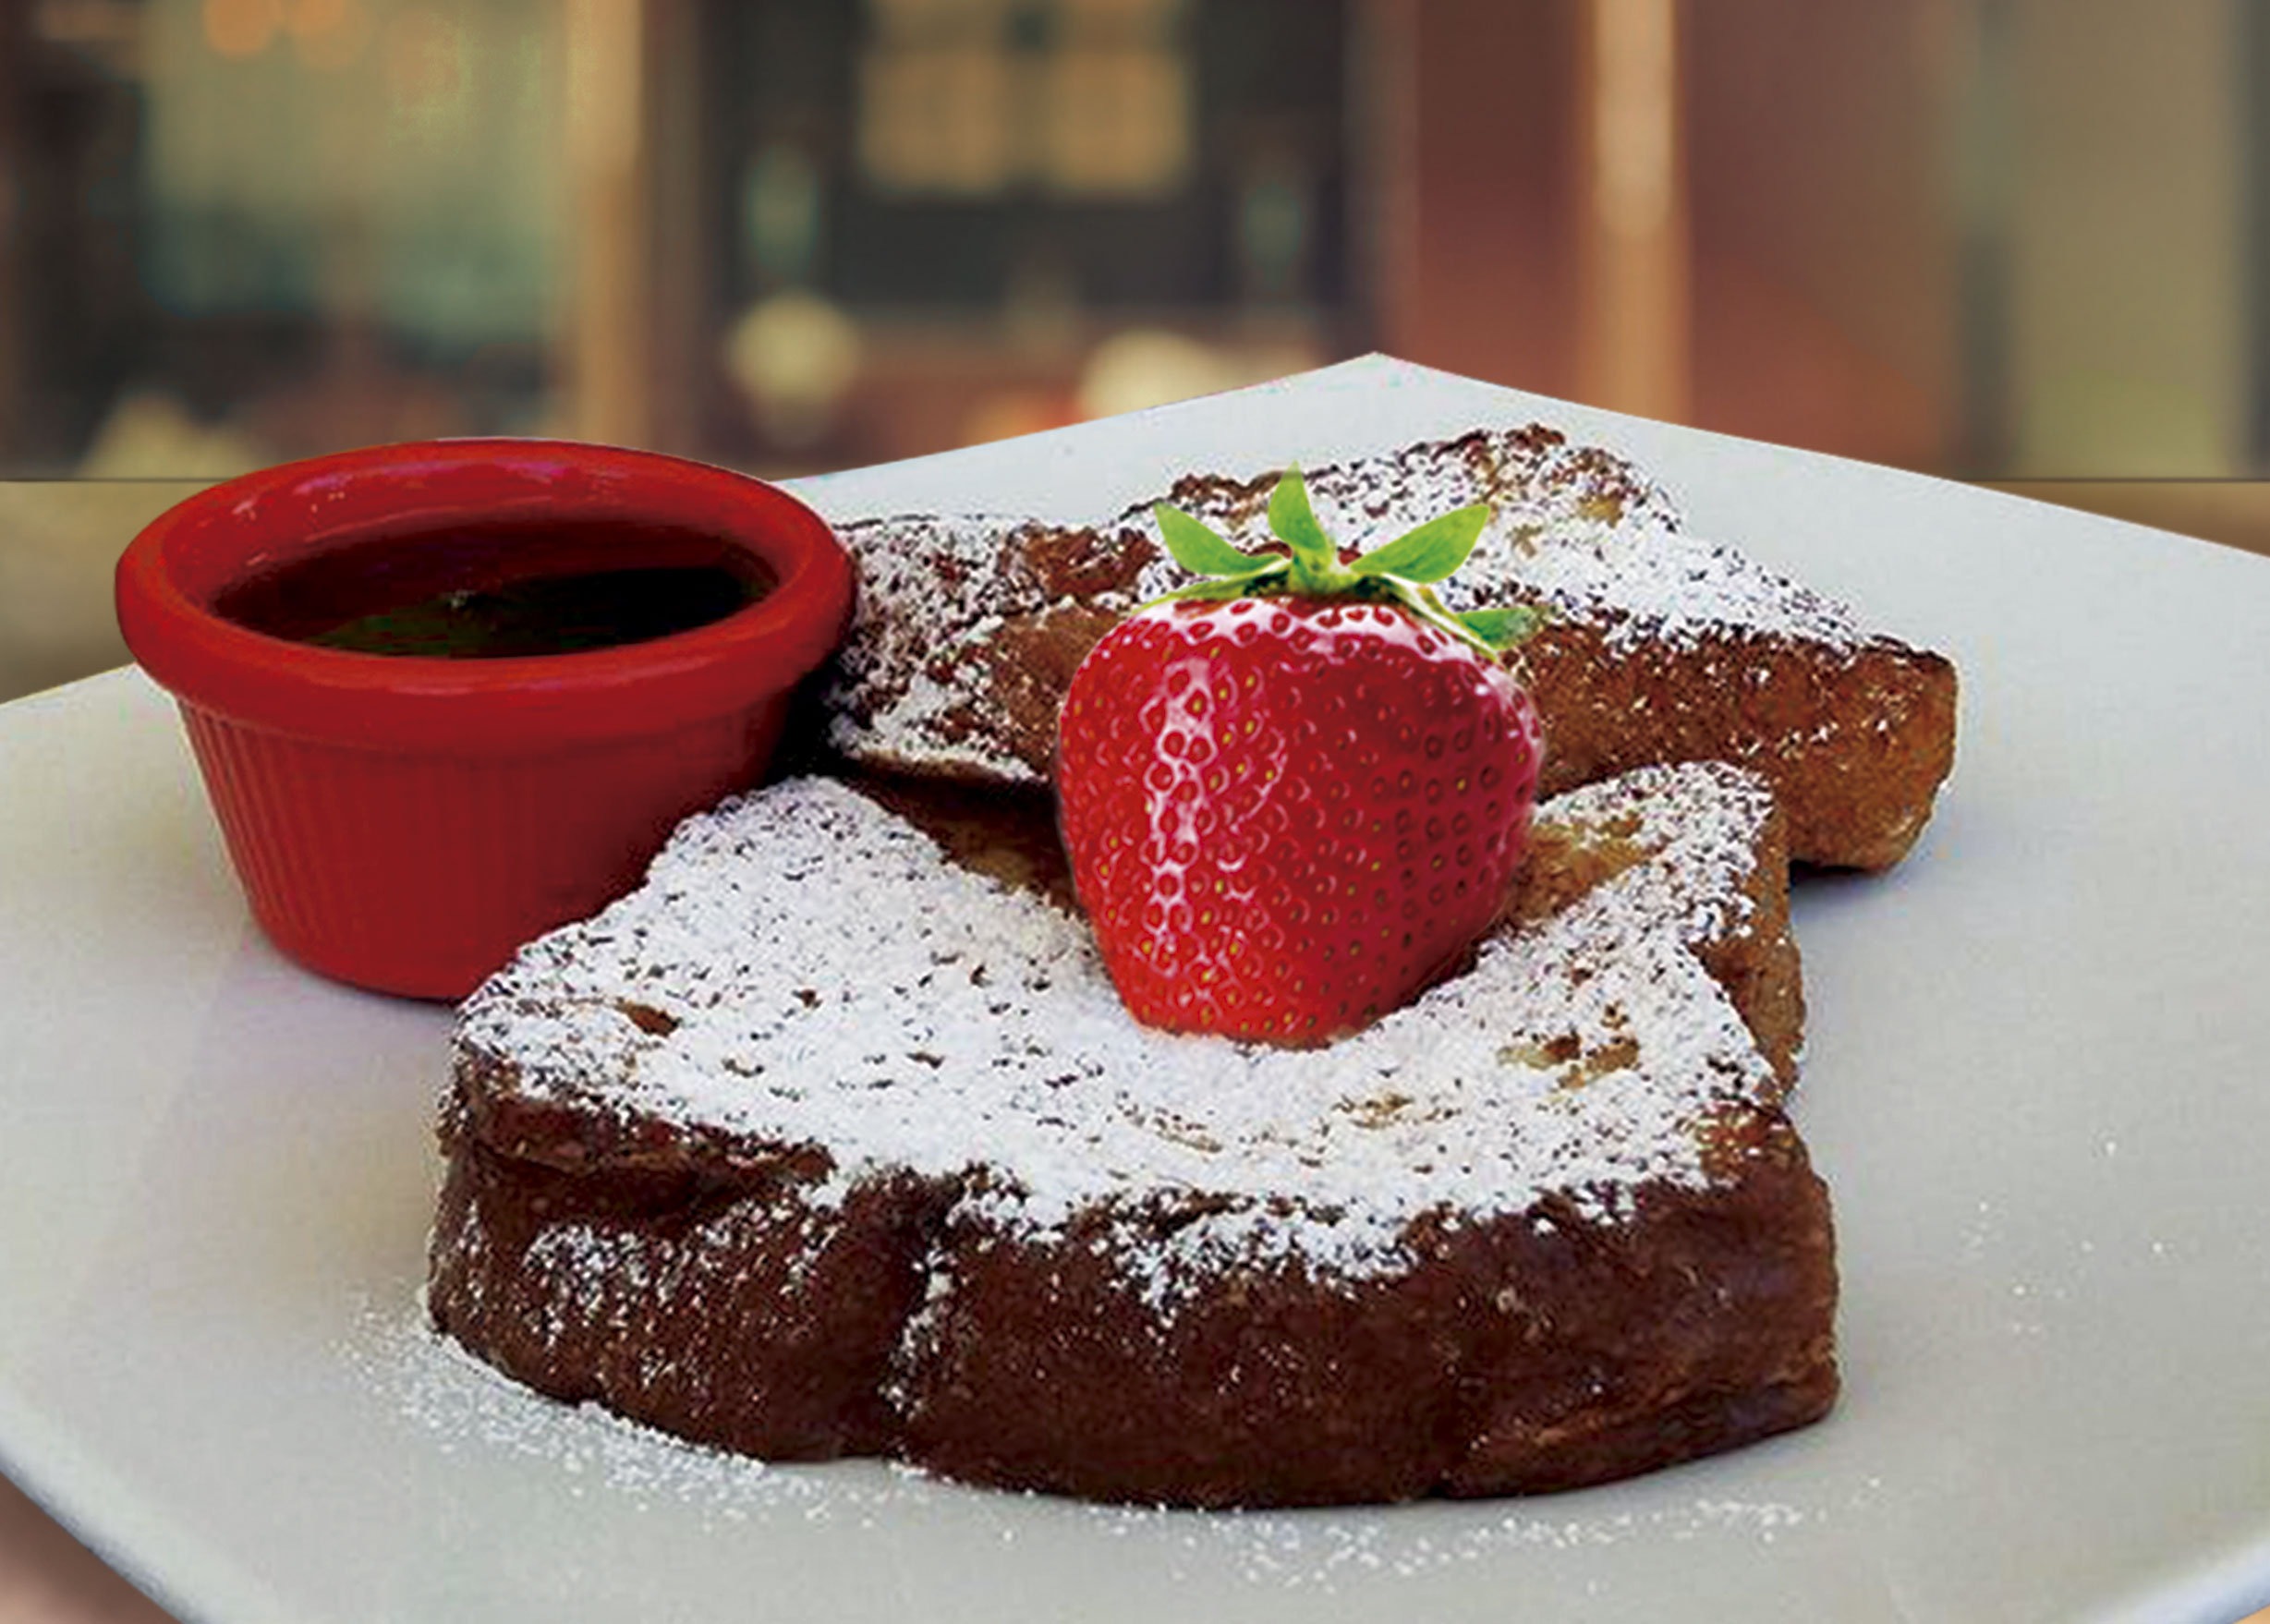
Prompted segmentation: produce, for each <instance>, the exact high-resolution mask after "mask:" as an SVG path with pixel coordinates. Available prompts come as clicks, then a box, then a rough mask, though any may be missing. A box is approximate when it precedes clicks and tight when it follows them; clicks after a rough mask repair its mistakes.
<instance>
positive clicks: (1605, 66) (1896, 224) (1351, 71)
mask: <svg viewBox="0 0 2270 1624" xmlns="http://www.w3.org/2000/svg"><path fill="white" fill-rule="evenodd" d="M2266 118H2270V26H2266V25H2265V19H2264V16H2263V11H2262V8H2261V7H2260V6H2256V5H2253V4H2250V3H2248V0H1707V3H1704V0H1683V3H1682V0H0V479H6V480H9V481H13V482H14V483H12V484H0V694H5V693H6V692H9V691H21V690H22V689H23V688H24V687H25V686H27V685H37V684H39V683H41V682H44V681H53V680H60V675H59V674H58V673H63V674H70V673H73V672H75V671H76V670H77V669H79V668H80V667H85V666H86V662H87V661H88V659H89V658H90V655H89V653H88V652H87V650H86V649H85V648H81V647H79V646H78V645H77V644H74V645H73V646H72V647H71V648H60V647H51V645H55V644H56V643H57V641H58V639H59V638H61V637H62V636H63V633H62V631H61V630H60V628H62V627H63V626H64V625H65V624H66V623H67V622H68V623H70V624H72V625H74V626H80V627H83V624H84V623H85V622H86V620H87V617H88V616H89V614H90V613H92V614H93V615H94V618H95V619H96V620H97V621H99V622H102V623H103V624H104V626H105V630H106V623H107V607H106V601H107V600H106V599H100V601H97V599H98V598H100V594H102V593H103V592H105V591H106V582H103V581H101V580H99V579H97V577H99V576H101V575H102V573H103V572H102V571H99V570H98V571H93V572H92V573H91V572H90V567H89V557H90V555H91V554H99V555H101V556H100V559H99V562H100V563H101V564H103V566H104V567H105V568H106V567H107V563H108V559H109V557H110V556H113V555H115V551H116V549H117V547H118V546H119V545H122V544H123V541H124V539H125V535H126V534H130V533H131V525H132V523H136V522H139V519H140V517H144V516H147V513H152V512H155V511H156V510H157V509H158V508H160V507H163V506H164V505H165V503H164V501H162V500H160V498H161V497H162V496H164V495H166V494H167V493H166V492H164V491H158V490H155V489H145V490H142V491H139V493H138V492H137V491H127V490H123V488H119V487H112V488H111V489H112V491H113V494H112V495H110V496H108V497H100V498H99V497H98V496H97V495H96V494H95V493H94V492H92V491H86V490H80V491H76V492H72V491H65V490H61V489H59V488H55V487H52V486H48V485H43V484H38V483H34V482H38V481H55V480H66V479H80V480H86V479H100V480H111V481H117V480H126V479H133V480H156V481H165V480H172V481H186V480H199V479H212V478H217V477H220V476H224V475H226V474H229V473H232V472H236V471H238V470H240V469H243V468H247V467H254V466H258V465H260V464H263V463H267V462H272V461H275V460H279V459H283V458H288V457H295V456H300V455H305V454H311V453H315V452H319V451H323V450H328V449H333V448H335V447H340V446H346V445H352V444H359V443H369V442H378V441H385V440H395V439H404V438H409V437H415V436H423V435H431V434H463V433H479V432H510V433H547V434H554V433H556V434H566V435H573V436H578V437H583V438H590V439H600V440H609V441H617V442H631V443H637V444H643V445H650V446H655V447H660V448H662V449H666V450H671V451H675V452H680V453H684V454H690V455H694V456H698V457H703V458H708V459H710V460H714V461H719V462H724V463H728V464H732V465H735V466H738V467H745V468H748V469H750V470H753V471H756V472H759V473H766V474H773V475H783V474H793V473H801V472H808V471H814V470H819V469H824V468H829V467H843V466H850V465H856V464H860V463H866V462H871V461H876V460H880V459H886V458H892V457H899V456H904V455H909V454H916V453H921V452H928V451H935V450H941V449H944V448H948V447H952V446H955V445H961V444H966V443H970V442H977V441H982V440H988V439H992V438H996V437H1000V436H1003V435H1008V434H1014V433H1018V432H1023V431H1026V430H1033V429H1038V428H1045V427H1049V426H1050V425H1054V424H1059V423H1064V422H1068V421H1072V420H1074V419H1076V418H1084V417H1090V416H1098V415H1104V414H1109V413H1112V412H1117V411H1122V410H1125V409H1128V408H1130V407H1134V406H1144V405H1148V404H1152V403H1155V402H1159V401H1163V400H1169V399H1173V398H1178V397H1181V396H1184V395H1188V394H1197V393H1201V392H1205V391H1209V390H1214V389H1220V388H1224V387H1228V386H1232V385H1235V384H1239V383H1243V382H1251V381H1255V380H1257V379H1261V378H1266V377H1269V376H1273V375H1277V374H1280V373H1283V372H1286V371H1291V370H1299V369H1302V368H1306V367H1311V366H1315V365H1318V364H1321V363H1323V362H1327V361H1329V360H1333V359H1337V358H1342V357H1346V356H1350V355H1354V354H1357V353H1360V352H1363V351H1366V350H1370V349H1380V350H1386V351H1390V352H1391V353H1393V354H1396V355H1400V356H1402V357H1405V358H1410V359H1413V360H1417V361H1423V362H1426V363H1429V364H1432V365H1435V366H1438V367H1443V368H1447V369H1450V370H1454V371H1459V372H1463V373H1466V374H1469V375H1472V376H1475V377H1479V378H1485V379H1488V380H1491V381H1494V382H1501V383H1507V384H1512V385H1517V386H1519V387H1522V388H1525V389H1530V390H1535V391H1538V392H1541V393H1544V394H1552V395H1559V396H1563V397H1569V398H1573V399H1578V400H1583V401H1586V402H1591V403H1595V404H1597V405H1602V406H1610V407H1616V408H1621V409H1624V410H1629V411H1633V412H1638V413H1642V414H1645V415H1649V416H1653V417H1659V418H1669V419H1673V420H1678V421H1683V422H1689V423H1694V424H1699V425H1702V426H1704V427H1706V428H1711V429H1718V430H1728V431H1730V432H1734V433H1738V434H1744V435H1751V436H1755V437H1759V438H1764V439H1769V440H1776V441H1781V442H1789V443H1792V444H1797V445H1803V446H1809V447H1815V448H1818V449H1821V450H1825V451H1831V452H1838V453H1842V454H1849V455H1853V456H1858V457H1863V458H1868V459H1871V460H1875V461H1882V462H1888V463H1894V464H1900V465H1903V466H1906V467H1914V468H1919V469H1924V470H1927V471H1930V472H1934V473H1938V474H1946V475H1952V476H1957V477H1962V478H1970V479H2004V480H2009V479H2053V478H2072V477H2084V476H2085V477H2094V478H2100V479H2102V478H2118V479H2130V480H2136V479H2168V478H2190V479H2200V478H2228V477H2234V476H2244V475H2250V474H2252V473H2254V472H2255V471H2256V470H2257V469H2259V468H2260V467H2263V466H2264V463H2265V461H2270V235H2266V234H2265V226H2264V220H2265V204H2270V146H2266V145H2265V142H2264V131H2263V129H2262V127H2261V126H2262V125H2263V123H2264V120H2265V119H2266ZM103 502H108V503H110V505H109V506H106V507H105V506H103V505H102V504H103ZM98 510H99V511H98ZM145 510H147V511H145ZM122 526H123V527H126V529H125V531H124V533H121V527H122ZM90 582H94V584H93V585H90ZM58 594H60V595H62V597H63V598H64V599H67V600H68V602H67V605H66V608H65V609H63V610H56V609H54V608H53V607H52V605H53V604H54V603H55V601H57V600H58ZM91 605H92V608H91V607H90V606H91ZM71 635H72V636H74V637H77V636H81V633H80V632H78V631H75V632H73V633H72V634H71ZM117 657H120V656H119V655H118V652H117V650H116V649H115V647H112V648H106V651H105V658H106V659H109V658H117ZM88 668H89V669H91V667H88Z"/></svg>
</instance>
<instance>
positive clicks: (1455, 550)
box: [1349, 502, 1489, 583]
mask: <svg viewBox="0 0 2270 1624" xmlns="http://www.w3.org/2000/svg"><path fill="white" fill-rule="evenodd" d="M1488 523H1489V504H1488V503H1486V502H1483V503H1475V504H1474V505H1473V506H1472V507H1462V508H1459V509H1458V510H1457V511H1455V512H1453V513H1446V514H1444V515H1442V516H1441V517H1439V518H1433V519H1429V520H1427V521H1426V523H1425V524H1423V525H1421V526H1420V527H1418V528H1417V529H1415V530H1412V531H1410V532H1408V533H1407V534H1405V535H1402V536H1399V537H1397V538H1396V539H1394V540H1392V541H1390V542H1389V543H1388V544H1387V545H1386V546H1385V547H1381V548H1378V549H1377V550H1375V551H1370V552H1366V553H1365V554H1364V555H1363V556H1362V557H1361V558H1358V559H1357V560H1356V561H1355V562H1354V564H1351V565H1349V567H1350V568H1351V569H1353V570H1354V571H1355V573H1356V574H1357V575H1359V576H1401V577H1402V579H1404V580H1406V581H1417V582H1421V583H1425V582H1428V581H1439V580H1444V579H1446V578H1448V577H1449V576H1451V575H1452V574H1453V573H1454V572H1455V571H1456V570H1457V569H1458V566H1459V565H1461V564H1464V563H1465V562H1466V555H1467V554H1469V553H1471V552H1472V551H1474V544H1475V542H1476V541H1478V540H1479V539H1481V536H1482V529H1483V527H1484V526H1486V525H1487V524H1488Z"/></svg>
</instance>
